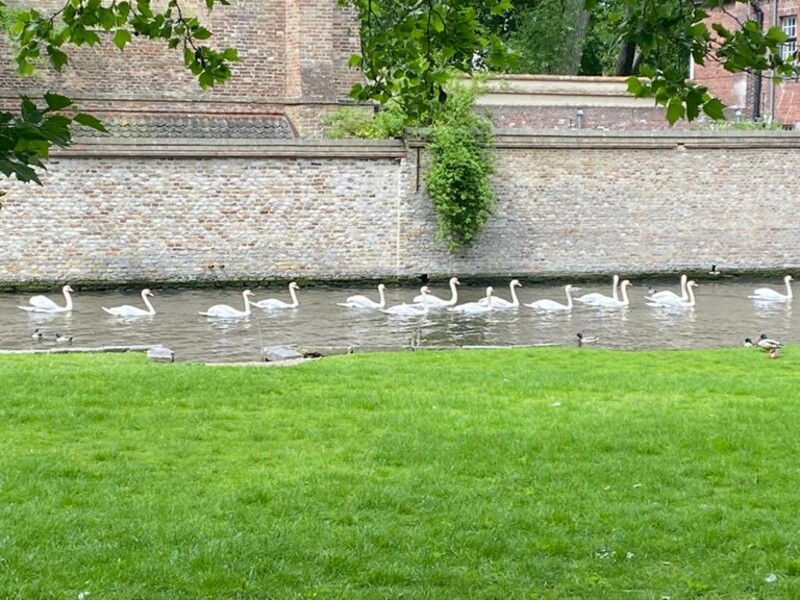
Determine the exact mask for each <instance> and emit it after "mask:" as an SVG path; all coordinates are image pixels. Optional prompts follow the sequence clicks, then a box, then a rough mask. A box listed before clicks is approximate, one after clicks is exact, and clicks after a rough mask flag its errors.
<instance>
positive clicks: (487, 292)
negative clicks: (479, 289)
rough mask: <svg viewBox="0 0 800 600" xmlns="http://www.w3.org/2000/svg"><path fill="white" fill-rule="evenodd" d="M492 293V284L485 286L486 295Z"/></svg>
mask: <svg viewBox="0 0 800 600" xmlns="http://www.w3.org/2000/svg"><path fill="white" fill-rule="evenodd" d="M492 294H494V288H493V287H492V286H489V287H487V288H486V295H487V296H491V295H492Z"/></svg>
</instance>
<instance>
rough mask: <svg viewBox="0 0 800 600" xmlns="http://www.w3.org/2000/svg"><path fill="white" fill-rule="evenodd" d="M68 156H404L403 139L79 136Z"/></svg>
mask: <svg viewBox="0 0 800 600" xmlns="http://www.w3.org/2000/svg"><path fill="white" fill-rule="evenodd" d="M52 155H53V157H54V158H55V157H65V158H98V157H99V158H115V157H119V158H130V157H149V158H181V157H187V158H189V157H191V158H216V157H219V158H328V159H330V158H334V159H336V158H360V159H387V158H388V159H402V158H405V157H406V145H405V144H404V143H403V141H401V140H263V139H262V140H257V139H254V140H246V141H244V140H231V139H180V138H172V139H159V138H150V139H136V138H80V139H76V140H75V144H74V145H73V146H71V147H69V148H65V149H58V150H53V153H52Z"/></svg>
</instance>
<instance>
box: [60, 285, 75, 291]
mask: <svg viewBox="0 0 800 600" xmlns="http://www.w3.org/2000/svg"><path fill="white" fill-rule="evenodd" d="M61 291H62V292H69V293H72V292H74V291H75V290H73V289H72V286H70V285H65V286H64V287H63V288H61Z"/></svg>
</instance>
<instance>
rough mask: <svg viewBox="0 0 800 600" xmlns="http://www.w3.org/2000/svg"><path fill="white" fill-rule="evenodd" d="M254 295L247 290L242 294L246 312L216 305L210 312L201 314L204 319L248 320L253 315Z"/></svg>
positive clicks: (223, 305)
mask: <svg viewBox="0 0 800 600" xmlns="http://www.w3.org/2000/svg"><path fill="white" fill-rule="evenodd" d="M252 295H253V292H251V291H250V290H245V291H244V292H242V298H244V310H238V309H235V308H233V307H232V306H228V305H227V304H215V305H214V306H211V307H210V308H209V309H208V310H206V311H203V312H200V314H201V315H202V316H204V317H211V318H215V319H241V318H247V317H249V316H250V315H251V314H252V310H251V308H250V305H251V302H250V296H252Z"/></svg>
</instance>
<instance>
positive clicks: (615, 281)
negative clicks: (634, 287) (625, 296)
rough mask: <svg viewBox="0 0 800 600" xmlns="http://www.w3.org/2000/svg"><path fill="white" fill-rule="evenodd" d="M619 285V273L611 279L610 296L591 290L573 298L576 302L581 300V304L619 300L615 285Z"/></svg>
mask: <svg viewBox="0 0 800 600" xmlns="http://www.w3.org/2000/svg"><path fill="white" fill-rule="evenodd" d="M618 285H619V275H614V277H613V278H612V280H611V296H605V295H603V294H600V293H598V292H592V293H591V294H584V295H583V296H580V297H578V298H575V301H576V302H581V303H582V304H597V303H600V302H605V301H607V300H609V299H613V300H614V301H616V302H619V295H618V294H617V286H618Z"/></svg>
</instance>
